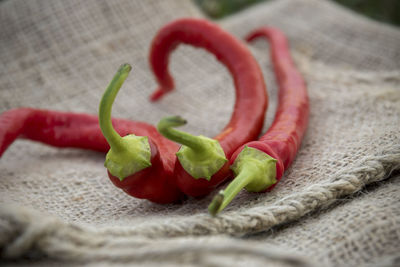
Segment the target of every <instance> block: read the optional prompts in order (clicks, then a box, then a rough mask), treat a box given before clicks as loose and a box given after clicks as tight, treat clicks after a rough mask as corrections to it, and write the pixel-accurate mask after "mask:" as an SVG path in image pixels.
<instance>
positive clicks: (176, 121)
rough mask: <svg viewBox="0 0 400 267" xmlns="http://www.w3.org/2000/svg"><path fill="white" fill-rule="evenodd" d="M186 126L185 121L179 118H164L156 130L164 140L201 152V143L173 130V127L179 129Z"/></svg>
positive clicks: (202, 147) (189, 135)
mask: <svg viewBox="0 0 400 267" xmlns="http://www.w3.org/2000/svg"><path fill="white" fill-rule="evenodd" d="M185 124H186V120H185V119H183V118H181V117H180V116H171V117H165V118H162V119H161V120H160V122H159V123H158V125H157V130H158V131H159V132H160V133H161V134H162V135H163V136H165V137H166V138H168V139H170V140H172V141H174V142H177V143H179V144H182V145H185V146H187V147H190V148H191V149H193V150H195V151H198V152H201V151H203V150H204V149H205V148H204V144H203V141H202V140H200V139H199V138H198V136H194V135H192V134H189V133H185V132H182V131H179V130H176V129H174V128H173V127H179V126H182V125H185Z"/></svg>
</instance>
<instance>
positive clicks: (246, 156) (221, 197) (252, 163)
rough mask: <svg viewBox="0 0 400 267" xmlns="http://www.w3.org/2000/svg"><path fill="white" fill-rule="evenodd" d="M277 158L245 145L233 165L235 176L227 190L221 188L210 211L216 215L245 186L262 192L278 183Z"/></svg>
mask: <svg viewBox="0 0 400 267" xmlns="http://www.w3.org/2000/svg"><path fill="white" fill-rule="evenodd" d="M276 162H277V160H276V159H274V158H272V157H271V156H269V155H267V154H265V153H264V152H262V151H260V150H258V149H255V148H252V147H247V146H246V147H245V148H244V149H243V150H242V151H241V152H240V153H239V155H238V157H237V158H236V160H235V162H234V164H233V165H232V167H231V168H232V170H233V172H234V174H235V176H236V177H235V178H234V179H233V181H232V182H231V183H230V184H229V185H228V187H227V188H226V189H225V190H221V191H220V192H219V193H218V194H217V195H216V196H215V197H214V199H213V200H212V202H211V204H210V205H209V206H208V211H209V213H210V214H211V215H213V216H215V215H216V214H217V213H218V212H220V211H222V210H223V209H224V208H225V207H226V206H227V205H228V204H229V203H230V202H231V201H232V199H233V198H234V197H235V196H236V195H237V194H238V193H239V192H240V190H242V189H243V188H245V189H246V190H247V191H250V192H260V191H263V190H265V189H267V188H268V187H270V186H271V185H273V184H275V183H276Z"/></svg>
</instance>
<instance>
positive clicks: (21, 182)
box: [0, 0, 400, 266]
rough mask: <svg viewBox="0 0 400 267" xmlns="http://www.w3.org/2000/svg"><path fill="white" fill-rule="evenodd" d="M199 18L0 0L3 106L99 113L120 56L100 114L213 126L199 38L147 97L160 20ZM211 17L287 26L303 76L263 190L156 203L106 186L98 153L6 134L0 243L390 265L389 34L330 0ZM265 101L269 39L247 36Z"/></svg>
mask: <svg viewBox="0 0 400 267" xmlns="http://www.w3.org/2000/svg"><path fill="white" fill-rule="evenodd" d="M182 16H193V17H204V15H202V13H201V12H200V11H199V10H198V9H197V8H196V7H195V5H194V4H193V3H192V2H191V1H179V0H169V1H156V0H150V1H140V0H138V1H130V0H129V1H128V0H118V1H106V0H98V1H94V0H88V1H61V0H56V1H50V0H48V1H46V0H40V1H39V0H31V1H22V0H8V1H2V2H1V3H0V25H1V30H0V42H1V45H0V61H1V62H2V64H1V65H0V111H1V112H2V111H5V110H7V109H9V108H15V107H20V106H30V107H37V108H46V109H56V110H63V111H75V112H88V113H92V114H95V113H97V107H98V103H99V100H100V97H101V95H102V92H103V90H104V89H105V87H106V86H107V84H108V82H109V80H110V79H111V78H112V76H113V74H114V73H115V71H116V70H117V68H118V66H119V65H120V64H121V63H124V62H128V63H131V64H132V65H133V72H132V74H131V75H130V77H129V78H128V79H127V81H126V83H125V84H124V86H123V88H122V89H121V92H120V93H119V96H118V97H117V99H116V102H115V105H114V108H113V116H115V117H124V118H129V119H136V120H142V121H147V122H150V123H153V124H155V123H157V122H158V120H159V119H160V118H161V117H163V116H166V115H175V114H179V115H182V116H184V117H185V118H186V119H187V120H188V122H189V123H188V125H187V126H185V127H184V128H183V130H186V131H189V132H191V133H193V134H203V135H206V136H210V137H212V136H215V135H216V134H218V132H219V131H221V130H222V129H223V127H224V126H225V124H226V123H227V122H228V120H229V117H230V114H231V112H232V108H233V103H234V97H235V96H234V89H233V84H232V78H231V77H230V76H229V73H228V71H227V70H226V69H225V68H224V67H223V66H222V65H221V64H220V63H218V62H217V61H216V59H215V58H214V57H213V56H212V55H210V54H208V53H207V52H205V51H203V50H201V49H194V48H192V47H188V46H181V47H179V48H178V49H177V50H176V52H174V54H173V56H172V59H171V63H172V64H171V69H172V73H173V75H174V76H175V78H176V90H175V91H174V92H172V93H170V94H169V95H167V96H165V98H163V99H162V100H161V101H160V102H157V103H149V102H148V97H149V95H150V93H151V92H152V91H153V90H154V89H155V87H156V83H155V81H154V78H153V76H152V73H151V72H150V70H149V65H148V60H147V56H148V51H149V46H150V42H151V40H152V38H153V36H154V35H155V33H156V32H157V30H158V29H159V28H160V27H161V26H162V25H163V24H165V23H166V22H169V21H171V20H173V19H175V18H178V17H182ZM218 23H219V24H220V25H221V26H222V27H223V28H224V29H226V30H228V31H230V32H231V33H233V34H234V35H236V36H237V37H238V38H242V37H243V36H244V35H245V34H246V33H247V32H248V31H250V30H252V29H254V28H255V27H258V26H262V25H271V26H275V27H278V28H280V29H281V30H282V31H283V32H284V33H285V34H286V35H287V36H288V37H289V40H290V44H291V52H292V54H293V56H294V58H295V61H296V65H297V66H298V68H299V70H300V71H301V73H302V74H303V75H304V77H305V79H306V81H307V84H308V89H309V96H310V104H311V114H310V123H309V128H308V131H307V134H306V136H305V139H304V141H303V144H302V147H301V150H300V151H299V153H298V156H297V158H296V160H295V162H294V163H293V165H292V167H291V168H290V169H289V170H288V171H287V172H286V173H285V175H284V177H283V179H282V181H281V182H280V183H279V184H278V185H277V186H276V187H275V189H274V190H273V191H272V192H269V193H268V194H250V193H246V192H241V193H240V194H239V195H238V197H237V198H236V199H235V200H234V201H233V202H232V203H231V204H230V205H229V206H228V207H227V208H226V210H225V211H224V212H223V213H222V214H221V215H220V216H218V217H216V218H212V217H210V216H209V215H208V214H207V205H208V203H209V202H210V200H211V198H212V195H210V196H207V197H205V198H203V199H188V200H186V201H185V203H183V204H179V205H177V204H176V205H172V204H171V205H157V204H153V203H150V202H148V201H146V200H139V199H135V198H132V197H130V196H128V195H126V194H124V193H122V192H121V191H120V190H119V189H117V188H115V187H114V186H113V185H112V184H111V182H110V181H109V180H108V178H107V175H106V172H105V169H104V167H103V161H104V155H103V154H99V153H95V152H90V151H82V150H76V149H62V150H61V149H56V148H52V147H48V146H45V145H43V144H38V143H33V142H30V141H26V140H18V141H17V142H15V143H14V144H13V145H11V146H10V148H9V149H8V150H7V151H6V153H5V154H4V156H3V157H2V158H1V160H0V170H1V172H0V176H1V177H0V203H1V208H0V253H1V254H0V255H1V259H0V260H1V263H2V264H4V265H10V266H12V265H30V266H32V265H33V266H35V265H37V266H53V265H57V266H81V265H87V266H92V265H93V266H109V265H113V266H125V265H129V266H135V265H137V266H142V265H144V264H146V265H148V266H153V265H157V266H176V265H177V264H183V265H185V266H243V265H248V266H262V265H264V266H265V265H266V266H268V265H273V266H313V265H314V264H316V265H317V266H321V264H322V265H323V266H345V265H350V266H354V265H359V266H395V265H399V264H400V256H399V253H398V252H399V251H400V245H399V244H400V227H399V226H400V206H399V200H400V199H399V196H400V181H399V179H398V178H399V169H400V88H399V85H400V53H399V47H400V31H399V30H398V29H397V28H393V27H390V26H388V25H383V24H380V23H377V22H373V21H370V20H368V19H366V18H363V17H360V16H358V15H356V14H354V13H352V12H350V11H347V10H345V9H344V8H342V7H340V6H337V5H336V4H333V3H331V2H329V1H322V0H319V1H317V0H297V1H291V0H275V1H270V2H267V3H262V4H258V5H256V6H254V7H252V8H249V9H247V10H245V11H243V12H241V13H238V14H235V15H233V16H231V17H228V18H226V19H224V20H221V21H218ZM249 47H250V49H251V51H252V52H253V53H254V56H255V57H256V59H257V60H258V62H259V63H260V66H261V68H262V69H263V72H264V75H265V79H266V83H267V87H268V93H269V95H270V105H269V110H268V113H267V116H266V121H265V127H264V128H265V129H267V128H268V126H269V125H270V124H271V122H272V119H273V116H274V110H275V107H276V92H277V87H276V84H275V79H274V73H273V71H272V68H271V62H270V59H269V52H268V45H267V43H266V42H265V41H261V40H260V41H257V42H255V43H254V44H251V45H249Z"/></svg>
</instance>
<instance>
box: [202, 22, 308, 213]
mask: <svg viewBox="0 0 400 267" xmlns="http://www.w3.org/2000/svg"><path fill="white" fill-rule="evenodd" d="M258 37H266V38H268V40H269V43H270V53H271V58H272V61H273V64H274V69H275V73H276V76H277V80H278V84H279V104H278V109H277V111H276V115H275V119H274V121H273V123H272V126H271V127H270V129H269V130H268V131H267V132H266V133H265V134H264V135H263V136H262V137H261V138H260V139H259V141H253V142H249V143H247V144H245V145H243V146H242V147H241V148H239V149H238V150H237V151H236V152H235V153H234V154H233V155H232V157H231V160H230V162H231V164H232V169H233V171H234V172H235V174H236V178H235V179H234V180H233V181H232V182H231V183H230V184H229V185H228V187H227V188H226V189H225V190H222V191H220V192H219V193H218V194H217V195H216V196H215V198H214V200H213V201H212V202H211V204H210V206H209V212H210V213H211V214H212V215H215V214H217V213H218V212H220V211H221V210H222V209H224V208H225V207H226V205H228V204H229V203H230V201H231V200H232V199H233V198H234V197H235V195H236V194H237V193H238V192H239V191H240V190H241V189H242V188H245V189H247V190H248V191H251V192H265V191H267V190H270V189H272V188H273V187H274V186H275V185H276V183H277V182H278V181H279V180H280V178H281V177H282V175H283V172H284V170H286V169H287V168H288V167H289V166H290V164H291V163H292V161H293V160H294V158H295V156H296V153H297V151H298V149H299V147H300V143H301V140H302V139H303V136H304V134H305V131H306V128H307V124H308V116H309V100H308V95H307V88H306V84H305V81H304V79H303V78H302V76H301V74H300V73H299V72H298V71H297V69H296V67H295V66H294V64H293V61H292V58H291V56H290V53H289V48H288V44H287V40H286V37H285V35H284V34H283V33H282V32H281V31H280V30H278V29H274V28H270V27H263V28H260V29H257V30H255V31H254V32H252V33H251V34H250V35H249V36H248V37H247V38H246V40H247V41H252V40H254V39H255V38H258Z"/></svg>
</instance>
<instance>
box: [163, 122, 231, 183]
mask: <svg viewBox="0 0 400 267" xmlns="http://www.w3.org/2000/svg"><path fill="white" fill-rule="evenodd" d="M184 124H186V120H184V119H182V118H181V117H179V116H172V117H165V118H163V119H161V121H160V122H159V123H158V126H157V129H158V131H159V132H160V133H161V134H162V135H163V136H165V137H166V138H168V139H170V140H172V141H175V142H177V143H180V144H182V147H181V148H180V149H179V151H178V152H177V153H176V156H177V158H178V160H179V162H180V164H181V165H182V167H183V168H184V169H185V171H187V172H188V173H189V174H190V175H191V176H192V177H193V178H195V179H200V178H203V179H206V180H208V181H209V180H210V179H211V176H213V175H214V174H215V173H216V172H218V171H219V170H220V169H221V168H222V166H224V164H225V163H226V162H227V161H228V160H227V159H226V157H225V152H224V150H223V149H222V147H221V145H220V144H219V142H218V141H217V140H214V139H211V138H208V137H205V136H202V135H200V136H194V135H191V134H189V133H185V132H182V131H178V130H176V129H174V128H173V127H178V126H182V125H184Z"/></svg>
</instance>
